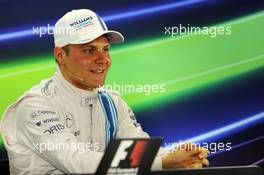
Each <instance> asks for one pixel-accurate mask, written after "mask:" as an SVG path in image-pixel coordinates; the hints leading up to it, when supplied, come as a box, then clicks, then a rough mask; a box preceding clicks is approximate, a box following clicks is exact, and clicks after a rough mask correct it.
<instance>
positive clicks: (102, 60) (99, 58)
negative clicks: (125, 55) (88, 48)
mask: <svg viewBox="0 0 264 175" xmlns="http://www.w3.org/2000/svg"><path fill="white" fill-rule="evenodd" d="M107 60H108V56H107V55H105V54H103V53H102V52H98V53H97V56H96V59H95V63H96V64H100V65H102V64H106V62H107Z"/></svg>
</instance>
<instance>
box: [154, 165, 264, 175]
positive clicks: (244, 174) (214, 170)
mask: <svg viewBox="0 0 264 175" xmlns="http://www.w3.org/2000/svg"><path fill="white" fill-rule="evenodd" d="M151 175H264V174H263V170H262V169H261V168H260V167H258V166H230V167H228V166H226V167H211V168H202V169H187V170H186V169H184V170H183V169H182V170H179V169H178V170H177V171H175V170H169V171H168V170H167V171H157V172H151Z"/></svg>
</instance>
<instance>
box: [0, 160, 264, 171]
mask: <svg viewBox="0 0 264 175" xmlns="http://www.w3.org/2000/svg"><path fill="white" fill-rule="evenodd" d="M0 169H1V170H2V171H4V172H8V170H9V166H8V160H6V161H0ZM149 175H264V174H263V170H262V169H261V168H260V167H258V166H234V167H211V168H202V169H182V170H180V169H177V170H166V171H155V172H151V173H150V174H149Z"/></svg>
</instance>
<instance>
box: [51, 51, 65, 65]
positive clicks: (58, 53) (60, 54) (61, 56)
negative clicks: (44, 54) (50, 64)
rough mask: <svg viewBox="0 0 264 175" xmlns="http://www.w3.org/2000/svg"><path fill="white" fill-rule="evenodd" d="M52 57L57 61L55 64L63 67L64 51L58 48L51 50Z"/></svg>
mask: <svg viewBox="0 0 264 175" xmlns="http://www.w3.org/2000/svg"><path fill="white" fill-rule="evenodd" d="M53 55H54V57H55V58H56V60H57V63H58V64H59V65H63V64H64V61H65V56H66V55H65V53H64V50H63V49H62V48H60V47H55V48H54V49H53Z"/></svg>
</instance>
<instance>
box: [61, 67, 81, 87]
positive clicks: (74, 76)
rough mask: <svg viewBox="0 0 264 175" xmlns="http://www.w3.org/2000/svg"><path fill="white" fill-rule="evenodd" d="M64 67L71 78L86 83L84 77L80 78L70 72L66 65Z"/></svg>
mask: <svg viewBox="0 0 264 175" xmlns="http://www.w3.org/2000/svg"><path fill="white" fill-rule="evenodd" d="M63 67H64V70H65V72H67V74H68V75H70V76H71V77H73V78H75V79H77V80H79V81H81V82H83V83H84V82H85V79H84V78H83V77H80V76H78V75H76V74H74V73H72V72H70V71H69V70H68V69H67V67H66V66H65V65H64V66H63Z"/></svg>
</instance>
